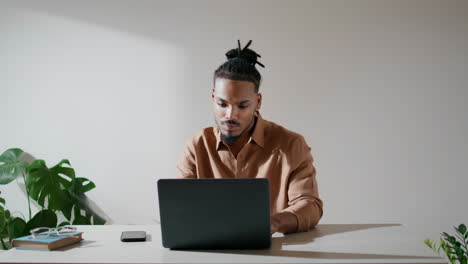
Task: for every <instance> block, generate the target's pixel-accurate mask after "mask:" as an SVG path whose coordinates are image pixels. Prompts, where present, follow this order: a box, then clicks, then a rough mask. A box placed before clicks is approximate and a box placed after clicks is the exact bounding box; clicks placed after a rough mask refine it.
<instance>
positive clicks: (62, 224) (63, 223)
mask: <svg viewBox="0 0 468 264" xmlns="http://www.w3.org/2000/svg"><path fill="white" fill-rule="evenodd" d="M68 225H70V222H68V221H64V222H62V223H60V224H59V225H58V226H68Z"/></svg>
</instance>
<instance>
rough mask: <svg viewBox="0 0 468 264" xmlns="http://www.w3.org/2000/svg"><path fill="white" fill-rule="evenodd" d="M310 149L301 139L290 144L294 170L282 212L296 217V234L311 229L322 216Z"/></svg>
mask: <svg viewBox="0 0 468 264" xmlns="http://www.w3.org/2000/svg"><path fill="white" fill-rule="evenodd" d="M310 150H311V148H310V147H309V146H308V145H307V143H306V142H305V140H304V138H303V137H300V139H299V140H296V141H295V142H294V143H293V144H292V152H291V153H293V154H292V156H293V157H292V159H293V160H296V161H297V162H294V164H296V165H295V168H294V169H293V170H292V172H291V174H290V176H289V181H288V183H289V185H288V200H289V201H288V206H289V207H287V208H286V209H284V210H283V211H287V212H290V213H292V214H294V215H295V216H296V217H297V221H298V227H297V232H305V231H308V230H310V229H312V228H313V227H314V226H315V225H317V223H318V222H319V220H320V218H321V217H322V215H323V202H322V200H321V199H320V198H319V194H318V186H317V180H316V170H315V167H314V166H313V165H312V163H313V158H312V154H311V153H310Z"/></svg>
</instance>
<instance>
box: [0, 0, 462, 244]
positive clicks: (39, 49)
mask: <svg viewBox="0 0 468 264" xmlns="http://www.w3.org/2000/svg"><path fill="white" fill-rule="evenodd" d="M237 39H241V41H242V43H243V44H245V43H247V41H248V40H249V39H252V40H253V44H252V46H251V48H252V49H254V50H255V51H256V52H258V53H259V54H261V55H262V58H261V60H260V61H261V62H262V63H263V64H265V65H266V68H265V69H263V68H259V70H260V72H261V73H262V75H263V78H264V82H263V83H262V86H261V88H260V91H261V92H262V93H263V99H264V101H263V106H262V109H261V112H262V115H263V117H264V118H265V119H267V120H271V121H274V122H276V123H278V124H281V125H283V126H285V127H287V128H289V129H291V130H293V131H296V132H299V133H301V134H302V135H304V137H305V138H306V140H307V142H308V143H309V145H310V146H311V147H312V155H313V156H314V158H315V162H314V165H315V166H316V168H317V173H318V174H317V180H318V184H319V192H320V196H321V198H322V199H323V201H324V216H323V218H322V220H321V223H349V224H351V223H401V224H403V225H406V226H409V227H411V228H414V230H418V231H420V232H421V234H422V235H421V236H424V237H426V236H427V237H430V238H438V235H439V233H440V232H442V231H449V232H451V231H452V226H454V225H458V224H460V223H462V222H464V223H466V224H468V211H467V207H466V201H467V198H466V197H467V186H468V177H467V171H468V165H467V161H468V159H467V158H468V155H467V154H468V141H467V135H468V119H467V118H466V114H467V113H468V77H467V75H468V67H467V62H468V60H467V59H468V1H462V0H460V1H430V0H428V1H344V0H343V1H225V2H222V1H204V0H203V1H74V2H72V1H30V2H28V1H1V2H0V116H1V119H0V152H3V151H4V150H6V149H8V148H12V147H19V148H22V149H23V150H25V151H26V152H28V153H30V154H31V155H32V156H34V157H35V158H39V159H44V160H45V161H46V162H47V164H48V165H49V166H53V165H55V164H56V163H58V162H59V161H60V160H61V159H63V158H68V159H69V160H70V161H71V163H72V166H73V167H74V168H75V170H76V173H77V176H79V177H86V178H89V179H91V180H92V181H94V183H95V184H96V185H97V188H96V189H94V190H92V191H91V192H89V193H88V196H89V197H90V198H91V199H92V200H93V202H94V203H95V205H96V206H97V207H99V208H100V209H101V210H102V211H103V212H104V213H105V217H106V218H107V220H108V223H114V224H152V223H155V221H156V220H157V219H158V218H159V216H158V215H159V213H158V206H157V192H156V181H157V179H159V178H173V177H175V176H176V169H175V165H176V161H177V158H178V157H179V155H180V153H181V150H182V147H183V145H184V143H185V140H187V139H188V138H189V137H190V136H191V135H192V134H193V133H195V132H196V131H198V130H199V129H201V128H204V127H207V126H212V125H213V124H214V122H213V115H212V112H211V102H210V89H211V88H212V74H213V71H214V70H215V69H216V68H217V67H218V66H219V65H220V64H221V63H223V62H224V61H225V57H224V53H225V52H226V51H227V50H229V49H231V48H234V47H236V45H237ZM20 183H21V182H13V183H11V184H9V185H7V186H0V188H1V189H0V190H1V191H2V196H3V197H4V198H5V199H6V200H7V207H8V208H9V209H10V210H13V211H17V212H16V213H17V214H20V213H23V214H25V215H27V214H26V212H27V209H26V208H27V200H26V197H25V195H24V193H23V192H21V190H20V187H19V184H20ZM34 210H35V211H37V207H36V206H35V205H34Z"/></svg>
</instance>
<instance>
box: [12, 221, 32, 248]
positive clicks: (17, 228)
mask: <svg viewBox="0 0 468 264" xmlns="http://www.w3.org/2000/svg"><path fill="white" fill-rule="evenodd" d="M28 234H29V230H28V229H27V228H26V222H25V221H24V220H23V219H21V218H19V217H15V218H13V220H11V221H10V222H8V236H9V237H10V242H11V240H13V239H14V238H17V237H22V236H27V235H28Z"/></svg>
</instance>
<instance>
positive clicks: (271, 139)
mask: <svg viewBox="0 0 468 264" xmlns="http://www.w3.org/2000/svg"><path fill="white" fill-rule="evenodd" d="M312 162H313V158H312V155H311V153H310V147H309V146H308V145H307V143H306V142H305V140H304V137H302V136H301V135H299V134H297V133H295V132H292V131H289V130H287V129H286V128H284V127H282V126H279V125H277V124H275V123H273V122H269V121H266V120H264V119H263V118H262V117H261V116H260V115H259V116H258V117H257V121H256V124H255V128H254V131H253V133H252V135H251V137H250V139H249V141H248V142H247V144H246V145H245V146H244V147H243V149H242V150H241V151H240V152H239V154H238V155H237V159H236V158H235V157H234V155H233V154H232V153H231V152H230V150H229V148H228V147H227V146H226V145H225V144H224V142H223V141H222V140H221V135H220V131H219V128H218V127H209V128H205V129H203V130H202V131H200V132H198V133H197V134H195V135H194V136H193V137H192V138H191V139H190V140H189V141H188V142H187V144H186V146H185V149H184V152H183V154H182V156H181V158H180V160H179V162H178V165H177V168H178V170H179V172H180V175H179V178H267V179H269V182H270V214H271V215H273V214H276V213H278V212H284V211H287V212H291V213H293V214H294V215H295V216H296V217H297V220H298V229H297V231H298V232H302V231H307V230H309V229H311V228H312V227H314V226H315V225H316V224H317V223H318V221H319V220H320V218H321V217H322V214H323V209H322V208H323V202H322V200H321V199H320V198H319V194H318V188H317V181H316V177H315V175H316V172H315V168H314V166H313V165H312Z"/></svg>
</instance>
